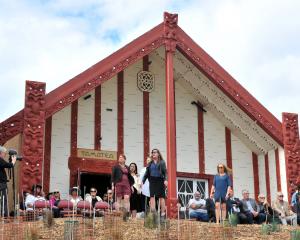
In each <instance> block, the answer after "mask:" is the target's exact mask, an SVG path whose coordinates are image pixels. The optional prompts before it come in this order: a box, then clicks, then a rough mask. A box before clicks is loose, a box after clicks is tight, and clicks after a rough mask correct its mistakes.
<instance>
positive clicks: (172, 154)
mask: <svg viewBox="0 0 300 240" xmlns="http://www.w3.org/2000/svg"><path fill="white" fill-rule="evenodd" d="M165 54H166V66H165V68H166V136H167V166H168V198H169V199H176V198H177V191H176V163H177V160H176V120H175V83H174V77H173V54H174V52H172V51H166V53H165Z"/></svg>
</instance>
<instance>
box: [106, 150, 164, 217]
mask: <svg viewBox="0 0 300 240" xmlns="http://www.w3.org/2000/svg"><path fill="white" fill-rule="evenodd" d="M125 162H126V156H125V155H124V154H121V155H120V156H119V159H118V164H116V165H115V166H114V167H113V169H112V176H111V181H112V191H114V193H115V197H116V206H115V207H116V210H120V208H121V207H122V209H123V211H125V212H127V213H128V215H129V214H130V212H131V216H132V217H133V218H134V217H136V214H137V212H145V211H146V209H147V205H148V202H150V203H149V205H150V211H156V209H157V207H158V208H159V210H160V213H161V216H160V217H161V218H165V216H166V207H165V197H166V188H167V185H168V182H167V180H168V175H167V168H166V163H165V161H164V159H163V157H162V155H161V153H160V151H159V149H156V148H155V149H153V150H152V151H151V156H150V157H149V158H148V159H147V166H146V167H144V168H143V169H142V170H141V174H140V175H138V171H137V165H136V164H135V163H131V164H130V165H129V166H127V165H126V164H125ZM157 199H158V202H159V206H157V204H156V202H157V201H156V200H157Z"/></svg>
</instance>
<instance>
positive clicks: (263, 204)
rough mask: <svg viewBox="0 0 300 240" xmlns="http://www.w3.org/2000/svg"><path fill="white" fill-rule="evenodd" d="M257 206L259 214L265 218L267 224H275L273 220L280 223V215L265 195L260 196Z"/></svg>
mask: <svg viewBox="0 0 300 240" xmlns="http://www.w3.org/2000/svg"><path fill="white" fill-rule="evenodd" d="M257 206H258V212H259V213H261V214H263V215H264V216H265V218H266V222H267V223H271V222H273V220H277V221H278V215H277V214H276V213H275V211H274V210H273V209H272V207H271V206H270V204H269V203H268V201H267V198H266V197H265V195H264V194H259V195H258V203H257Z"/></svg>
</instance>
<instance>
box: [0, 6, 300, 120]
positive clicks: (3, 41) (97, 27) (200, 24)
mask: <svg viewBox="0 0 300 240" xmlns="http://www.w3.org/2000/svg"><path fill="white" fill-rule="evenodd" d="M0 4H1V9H0V52H1V55H0V83H1V89H2V92H1V98H0V109H1V115H0V122H1V121H3V120H4V119H6V118H8V117H9V116H11V115H13V114H14V113H16V112H17V111H18V110H20V109H22V108H23V106H24V89H25V80H27V79H28V80H35V81H43V82H46V83H47V92H49V91H51V90H53V89H54V88H56V87H58V86H59V85H61V84H63V83H64V82H66V81H67V80H68V79H70V78H72V77H74V76H75V75H77V74H79V73H81V72H82V71H84V70H85V69H86V68H88V67H90V66H91V65H93V64H95V63H96V62H98V61H100V60H101V59H103V58H104V57H106V56H108V55H109V54H111V53H113V52H114V51H116V50H117V49H119V48H120V47H122V46H123V45H125V44H127V43H128V42H130V41H132V40H133V39H135V38H136V37H138V36H140V35H142V34H143V33H144V32H146V31H148V30H149V29H151V28H152V27H154V26H155V25H157V24H158V23H160V22H161V21H162V13H163V11H165V10H168V11H171V12H178V13H179V25H180V26H181V27H182V28H183V29H184V30H185V31H186V32H187V33H188V34H189V35H190V36H191V37H192V38H193V39H194V40H195V41H196V42H197V43H198V44H199V45H200V46H201V47H203V48H204V49H205V50H206V51H207V52H208V53H209V54H210V55H211V56H212V57H213V58H214V59H215V60H216V61H217V62H219V63H220V64H221V65H222V66H223V67H224V68H225V69H226V70H227V71H228V72H229V73H230V74H231V75H232V76H234V77H235V78H236V79H237V80H238V81H239V82H240V83H241V84H242V85H243V86H244V87H245V88H246V89H247V90H249V92H250V93H251V94H253V95H254V97H256V98H257V99H258V100H259V101H260V102H261V103H262V104H263V105H265V106H266V107H267V108H268V109H269V110H270V111H271V112H272V113H273V114H275V116H276V117H278V118H279V119H280V118H281V112H283V111H290V112H298V113H299V112H300V111H299V110H300V109H299V103H300V97H299V95H300V94H298V92H299V89H300V83H299V82H300V81H298V80H297V78H298V76H299V70H298V69H299V67H298V66H299V59H300V46H299V44H298V41H299V39H300V38H299V37H300V36H299V35H300V32H299V29H300V17H299V14H298V11H297V10H298V9H300V8H299V7H300V2H299V1H297V0H289V1H284V2H283V1H271V0H264V1H258V0H254V1H233V0H222V1H216V0H215V1H197V0H193V1H192V0H189V1H179V0H178V1H171V0H167V1H161V0H153V1H134V0H127V1H125V0H119V1H109V0H103V1H99V0H85V1H79V0H72V1H71V0H52V1H37V0H36V1H29V0H28V1H17V0H15V1H14V0H11V1H4V0H3V1H1V0H0Z"/></svg>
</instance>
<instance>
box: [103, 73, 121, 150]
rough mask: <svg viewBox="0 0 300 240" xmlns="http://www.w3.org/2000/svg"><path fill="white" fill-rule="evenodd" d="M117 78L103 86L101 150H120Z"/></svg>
mask: <svg viewBox="0 0 300 240" xmlns="http://www.w3.org/2000/svg"><path fill="white" fill-rule="evenodd" d="M117 106H118V98H117V77H113V78H112V79H109V80H108V81H106V82H104V83H103V84H102V85H101V137H102V140H101V149H102V150H110V151H117V150H118V144H117V143H118V141H117V137H118V107H117Z"/></svg>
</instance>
